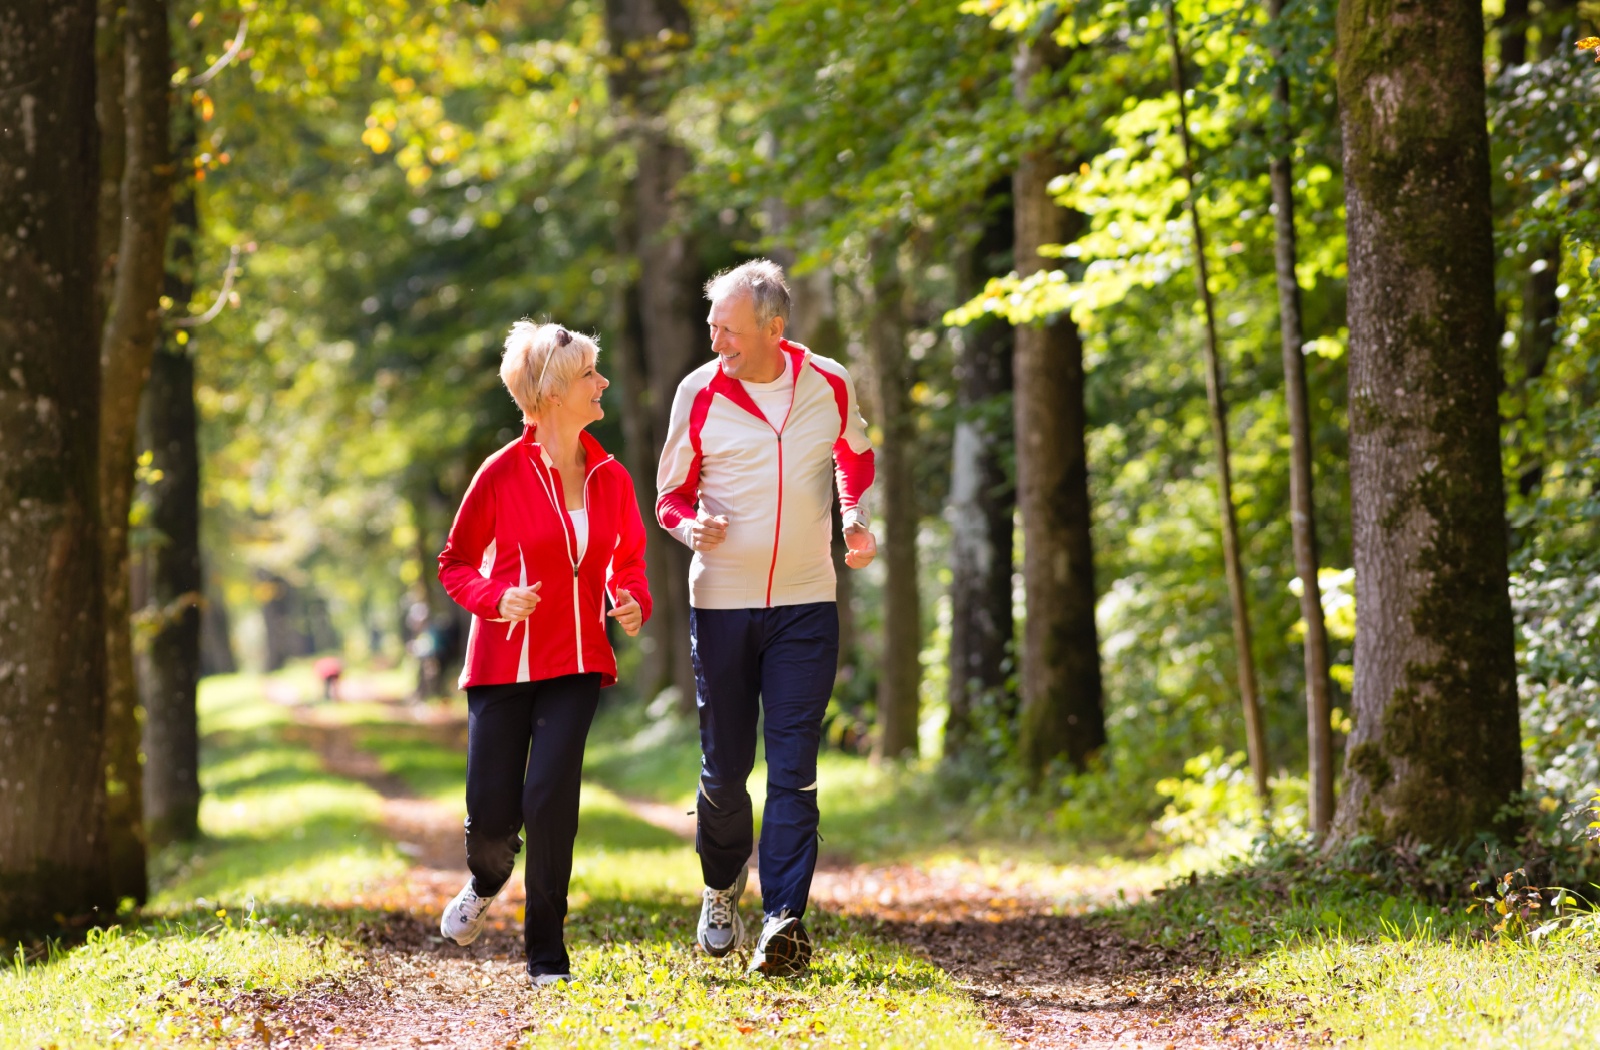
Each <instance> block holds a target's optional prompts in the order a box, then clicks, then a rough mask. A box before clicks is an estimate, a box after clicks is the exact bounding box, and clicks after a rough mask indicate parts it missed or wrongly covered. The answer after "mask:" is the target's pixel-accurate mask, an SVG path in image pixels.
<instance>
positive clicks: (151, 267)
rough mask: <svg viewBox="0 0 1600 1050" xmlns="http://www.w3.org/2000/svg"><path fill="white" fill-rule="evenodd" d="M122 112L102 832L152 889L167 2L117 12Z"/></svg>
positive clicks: (127, 880)
mask: <svg viewBox="0 0 1600 1050" xmlns="http://www.w3.org/2000/svg"><path fill="white" fill-rule="evenodd" d="M123 25H124V27H125V33H124V38H123V51H124V59H125V64H124V73H125V82H124V87H123V110H124V115H125V120H126V132H125V134H126V139H125V150H126V153H125V157H126V160H125V167H124V169H123V176H122V226H121V231H120V239H119V242H118V248H117V264H116V277H115V279H114V281H113V283H112V291H111V302H110V307H109V311H108V313H107V316H106V327H105V332H104V334H103V336H102V339H101V343H100V369H101V374H102V381H103V383H104V386H103V396H102V400H101V405H100V516H101V521H102V523H103V527H104V534H103V536H104V538H103V543H104V551H105V554H104V570H103V571H104V573H105V582H106V638H105V642H106V737H105V759H106V795H107V798H106V834H107V844H108V848H109V850H110V863H111V880H112V884H113V886H114V887H115V889H116V892H117V895H118V896H119V897H133V898H134V899H135V900H138V901H140V902H142V901H143V900H144V899H145V896H146V895H147V893H148V891H149V882H148V879H147V877H146V874H145V853H146V849H145V835H144V826H143V822H142V821H143V801H142V798H141V785H140V780H141V776H142V770H141V769H140V765H139V718H138V707H139V689H138V683H137V679H136V676H135V673H134V665H133V640H132V634H131V632H130V628H129V615H130V613H131V611H132V606H131V603H130V601H129V596H128V510H129V507H130V506H131V504H132V501H133V467H134V448H133V438H134V431H135V429H136V427H137V425H138V418H139V395H140V392H141V391H142V390H143V389H144V384H145V380H146V378H147V377H148V376H149V373H150V355H151V353H152V352H153V350H154V348H155V342H156V336H157V333H158V331H159V329H160V325H161V284H162V278H163V276H164V274H165V260H166V250H167V224H168V219H169V217H170V214H171V206H172V197H171V189H170V184H171V178H172V151H171V147H170V145H169V136H170V135H171V133H172V128H171V120H170V116H169V113H168V102H167V96H168V92H169V90H170V79H171V74H172V49H171V42H170V40H169V37H168V28H167V4H166V0H128V2H127V13H126V14H125V15H124V18H123Z"/></svg>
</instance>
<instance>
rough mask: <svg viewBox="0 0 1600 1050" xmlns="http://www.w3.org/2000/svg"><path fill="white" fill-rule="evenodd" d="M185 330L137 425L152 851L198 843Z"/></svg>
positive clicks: (184, 228) (185, 214)
mask: <svg viewBox="0 0 1600 1050" xmlns="http://www.w3.org/2000/svg"><path fill="white" fill-rule="evenodd" d="M182 139H183V141H182V150H181V154H180V155H181V156H182V157H183V159H184V160H185V161H187V159H188V157H189V155H190V153H191V152H192V150H193V147H194V142H195V128H194V115H193V113H192V111H188V110H186V111H185V115H184V132H183V135H182ZM196 205H197V202H196V200H195V185H194V183H193V182H191V181H184V182H183V183H181V184H180V185H179V186H178V188H177V193H176V194H175V200H174V203H173V229H172V241H173V245H172V262H171V269H170V270H169V272H168V274H167V280H166V292H167V295H168V296H170V297H171V298H172V301H173V302H174V303H177V304H180V305H179V306H178V309H179V310H181V309H182V308H183V307H182V304H186V303H188V302H189V300H190V299H192V298H193V297H194V255H195V252H194V242H195V240H196V238H197V237H198V231H199V214H198V209H197V207H196ZM186 334H187V329H180V331H179V334H178V335H176V336H174V335H173V334H172V333H170V332H169V333H168V335H167V336H166V338H165V339H163V340H162V343H161V346H160V348H159V349H158V350H157V351H156V353H155V356H154V358H153V359H152V361H151V368H150V381H149V383H148V384H147V385H146V387H145V391H144V403H143V406H142V411H141V413H140V420H139V432H140V433H139V436H140V441H139V447H140V448H142V449H149V450H150V451H151V452H152V453H153V461H152V463H151V466H152V467H153V468H154V469H155V470H158V471H160V474H159V475H154V474H152V475H151V477H152V479H155V478H157V477H158V478H159V480H151V481H150V482H148V483H147V484H146V485H145V488H144V492H143V498H144V502H145V503H146V505H147V506H148V507H149V510H150V516H149V519H148V525H149V528H150V530H151V531H152V533H153V534H154V537H155V538H154V540H153V542H151V543H150V544H149V545H148V546H147V547H146V548H145V550H144V561H145V570H146V574H145V580H146V586H147V587H148V594H147V599H146V600H147V601H148V602H149V605H148V607H147V608H146V609H145V610H144V611H143V613H142V619H143V621H144V626H145V632H144V634H145V639H146V641H145V644H144V645H143V646H141V652H140V660H139V680H140V692H141V693H142V694H143V696H144V704H145V724H144V750H145V755H146V756H147V761H146V764H145V798H144V816H145V823H146V828H147V830H148V833H149V835H150V841H151V842H152V843H153V844H155V845H158V846H159V845H165V844H167V843H169V842H178V841H187V840H191V839H194V838H197V837H198V836H199V834H200V725H199V716H198V714H197V713H196V710H195V691H196V687H197V686H198V683H199V680H200V615H201V612H200V609H201V605H202V604H203V603H204V595H203V589H202V588H203V584H202V582H201V578H200V449H199V444H198V441H199V434H198V426H199V419H198V414H197V413H196V411H195V403H194V358H193V357H191V356H190V351H189V348H188V346H187V342H184V343H180V342H179V341H178V340H179V339H184V338H185V336H186Z"/></svg>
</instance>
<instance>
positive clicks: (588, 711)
mask: <svg viewBox="0 0 1600 1050" xmlns="http://www.w3.org/2000/svg"><path fill="white" fill-rule="evenodd" d="M536 685H537V686H538V689H537V691H536V693H535V695H534V700H533V710H532V722H533V725H532V736H533V746H532V750H531V752H530V754H529V756H528V779H527V783H526V785H525V787H524V788H523V793H522V819H523V823H524V825H525V827H526V828H527V836H528V860H527V866H526V870H525V871H524V876H525V878H526V881H527V888H528V905H527V911H526V918H525V923H524V929H523V938H524V943H525V945H526V949H527V956H528V972H529V973H532V974H543V973H571V972H572V964H571V962H570V961H569V960H568V958H567V948H566V943H565V941H564V940H563V938H562V925H563V923H564V922H565V921H566V918H567V889H568V886H569V884H570V883H571V881H572V844H573V840H575V839H576V838H577V836H578V797H579V790H580V786H581V783H582V779H583V745H584V742H585V741H586V740H587V739H588V736H589V726H590V724H591V723H592V722H593V721H594V712H595V708H596V707H597V706H598V705H599V703H600V676H599V675H598V674H595V673H589V674H573V675H562V676H561V677H560V678H547V679H544V680H543V681H540V682H538V683H536Z"/></svg>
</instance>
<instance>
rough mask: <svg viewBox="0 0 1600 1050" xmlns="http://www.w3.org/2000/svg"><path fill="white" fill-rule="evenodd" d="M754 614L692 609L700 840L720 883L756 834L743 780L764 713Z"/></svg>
mask: <svg viewBox="0 0 1600 1050" xmlns="http://www.w3.org/2000/svg"><path fill="white" fill-rule="evenodd" d="M754 615H755V612H754V611H752V610H749V609H693V608H691V609H690V610H689V642H690V648H689V652H690V656H691V658H692V659H693V662H694V682H695V708H696V710H697V711H698V712H699V715H700V754H701V759H700V791H699V793H698V794H697V796H696V798H695V815H696V820H695V837H694V846H695V851H696V852H698V853H699V854H700V874H701V877H702V878H704V879H705V884H706V885H707V886H711V887H713V888H715V889H719V890H720V889H725V888H727V887H729V886H732V885H733V882H734V880H735V879H737V878H738V877H739V869H740V868H742V867H744V865H745V863H746V862H747V861H749V859H750V848H751V845H752V844H753V840H754V837H755V830H754V826H753V822H754V815H753V814H752V812H751V809H750V792H749V791H748V790H747V789H746V787H745V783H746V781H748V780H749V779H750V770H751V768H752V767H754V765H755V761H756V721H757V717H758V715H759V713H760V708H759V706H758V704H759V701H758V696H759V693H760V689H761V678H760V661H759V658H758V656H757V651H758V648H757V647H758V644H759V638H758V637H757V636H756V635H755V632H754V626H755V625H754V622H753V618H754Z"/></svg>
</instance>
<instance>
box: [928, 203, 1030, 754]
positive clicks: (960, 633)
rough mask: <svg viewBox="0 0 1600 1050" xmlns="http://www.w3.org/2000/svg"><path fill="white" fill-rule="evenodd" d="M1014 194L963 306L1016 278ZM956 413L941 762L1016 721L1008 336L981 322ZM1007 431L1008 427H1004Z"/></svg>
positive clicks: (972, 273)
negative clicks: (985, 732)
mask: <svg viewBox="0 0 1600 1050" xmlns="http://www.w3.org/2000/svg"><path fill="white" fill-rule="evenodd" d="M1010 196H1011V187H1010V185H1009V184H1004V183H1003V184H1001V185H1000V186H998V187H993V188H991V190H990V192H989V200H988V201H987V202H986V205H987V207H988V208H989V214H988V215H987V217H986V219H985V221H984V224H983V231H982V233H981V235H980V236H979V238H978V240H977V243H976V244H974V245H973V247H972V249H971V250H970V251H969V252H968V253H967V254H966V258H965V270H966V272H965V274H964V275H963V277H962V280H961V292H960V294H961V297H962V298H964V299H965V298H971V297H972V296H974V295H977V294H978V293H979V292H980V291H982V289H983V285H984V283H985V281H986V280H987V279H988V278H990V277H994V276H999V275H1001V274H1004V273H1006V272H1007V271H1009V270H1010V269H1011V262H1012V260H1011V255H1012V250H1011V249H1012V242H1013V239H1014V237H1015V225H1016V218H1015V216H1014V214H1013V213H1012V209H1011V207H1010ZM956 338H957V339H958V340H959V342H958V347H957V352H956V364H955V380H956V406H957V408H958V409H959V411H960V419H959V422H957V423H956V430H955V439H954V442H953V449H952V452H951V466H950V506H949V510H948V517H949V521H950V573H951V575H950V692H949V701H950V713H949V715H948V717H947V718H946V720H945V727H944V754H945V757H946V758H948V759H955V758H960V757H962V756H964V755H966V754H967V753H969V752H970V751H972V750H973V749H974V747H975V746H976V745H977V743H978V742H977V741H976V740H975V739H974V733H975V732H976V731H977V730H979V729H980V728H981V721H980V720H979V719H978V718H977V717H976V716H977V712H978V708H979V707H981V706H982V705H984V704H986V703H998V704H1000V705H1001V707H1002V708H1003V709H1004V710H1003V711H1002V712H1001V713H1002V714H1003V716H1004V717H1006V718H1007V719H1008V720H1009V718H1011V717H1014V711H1011V710H1010V708H1011V706H1012V705H1011V703H1010V698H1009V697H1007V696H1006V666H1005V663H1006V657H1007V652H1006V650H1007V647H1008V646H1009V645H1010V643H1011V638H1012V623H1011V559H1012V542H1011V532H1012V518H1013V516H1014V514H1015V510H1016V492H1015V489H1014V488H1013V486H1012V483H1011V479H1010V478H1009V477H1008V476H1007V472H1006V465H1005V463H1004V462H1003V461H1002V459H1001V453H1002V450H1003V449H1004V448H1005V447H1007V446H1008V445H1010V444H1011V443H1012V440H1013V435H1012V433H1011V427H1010V426H1009V425H1002V419H1001V417H1000V415H999V414H998V413H997V412H996V407H997V402H998V401H1000V399H1002V398H1004V397H1005V396H1006V395H1008V394H1010V393H1011V353H1012V338H1011V328H1010V326H1008V325H1006V324H1005V323H1004V322H1003V321H1001V320H999V319H998V318H983V319H980V320H979V321H977V322H976V323H974V324H972V325H969V326H968V327H966V328H965V329H962V330H960V331H959V332H958V333H956ZM1004 422H1005V423H1009V422H1010V420H1009V418H1007V419H1006V420H1005V421H1004Z"/></svg>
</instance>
